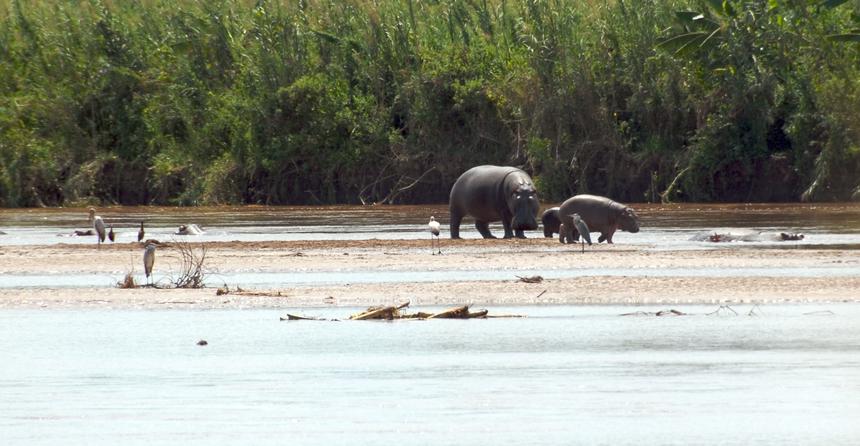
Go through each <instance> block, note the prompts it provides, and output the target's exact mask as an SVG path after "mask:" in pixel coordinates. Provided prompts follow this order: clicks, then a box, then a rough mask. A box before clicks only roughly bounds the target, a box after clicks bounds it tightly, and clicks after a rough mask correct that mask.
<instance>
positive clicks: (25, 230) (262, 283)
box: [0, 204, 860, 288]
mask: <svg viewBox="0 0 860 446" xmlns="http://www.w3.org/2000/svg"><path fill="white" fill-rule="evenodd" d="M634 207H635V208H636V209H637V211H638V213H639V215H640V217H641V220H642V230H641V231H640V232H639V233H637V234H630V233H626V232H618V233H616V234H615V237H614V239H615V242H616V243H617V244H618V245H635V246H639V247H644V249H652V250H662V249H675V250H706V249H713V248H716V247H719V248H726V247H730V248H737V249H768V248H773V247H792V248H797V249H804V248H823V249H860V204H825V205H821V204H815V205H808V204H778V205H774V204H770V205H766V204H760V205H752V204H751V205H698V204H685V205H672V206H658V205H645V204H637V205H634ZM100 213H101V214H102V216H103V217H104V218H105V220H106V221H107V222H108V224H112V225H113V226H114V228H115V230H116V231H117V232H118V234H119V236H118V241H120V242H131V241H136V240H137V225H138V224H139V222H140V221H146V225H147V229H146V231H147V237H148V238H157V239H160V240H167V241H170V240H177V239H186V240H190V241H195V242H214V241H232V240H240V241H270V240H367V239H419V238H421V239H426V238H427V237H428V232H427V227H426V222H427V220H428V216H429V215H435V216H436V217H437V219H438V220H440V221H442V222H443V223H447V220H448V211H447V207H446V206H361V207H359V206H328V207H261V206H244V207H214V208H213V207H202V208H161V207H134V208H123V207H113V208H105V209H102V211H101V212H100ZM188 223H195V224H198V225H200V226H202V227H203V228H204V229H206V232H205V233H204V234H202V235H198V236H177V235H174V232H175V231H176V229H177V228H178V227H179V225H181V224H188ZM74 228H79V229H84V228H86V212H85V210H84V209H24V210H20V209H15V210H8V209H7V210H0V230H2V231H4V232H6V234H5V235H0V249H2V246H3V245H35V244H41V245H45V244H47V245H50V244H58V243H73V244H84V243H87V244H92V243H94V240H95V237H93V236H89V237H74V236H70V235H69V234H70V233H71V231H72V230H73V229H74ZM443 228H444V230H443V236H444V233H446V232H447V227H445V225H443ZM462 230H463V231H462V235H463V237H464V238H478V237H479V234H478V233H477V231H476V230H475V229H474V226H473V224H472V222H471V221H466V222H464V225H463V226H462ZM493 230H494V231H495V233H496V234H499V235H501V234H502V229H501V226H500V225H495V226H494V227H493ZM713 232H719V233H730V234H734V235H739V236H743V237H744V238H745V240H746V241H737V242H732V243H718V244H717V243H711V242H708V241H705V240H706V239H707V236H708V234H711V233H713ZM780 232H792V233H797V232H801V233H804V234H805V235H806V237H805V239H804V240H801V241H796V242H781V241H775V240H774V239H773V238H774V236H776V235H778V234H779V233H780ZM542 235H543V234H542V232H540V231H531V232H529V233H528V236H529V237H542ZM499 247H500V249H504V247H505V244H504V242H503V241H500V242H499ZM536 249H543V250H552V249H560V248H558V247H556V246H552V247H547V246H546V245H541V247H539V248H536ZM2 261H3V259H2V258H0V262H2ZM7 261H14V259H8V260H7ZM127 269H128V266H127V265H125V264H123V265H117V269H116V270H115V271H114V272H112V273H110V274H92V273H89V272H86V271H80V272H73V273H65V274H59V273H58V274H42V275H36V274H2V275H0V288H19V287H47V286H50V287H66V288H75V287H113V286H115V284H116V282H117V281H118V280H120V279H121V278H122V277H123V276H124V275H125V273H126V271H127ZM295 272H296V271H274V272H273V271H252V270H248V271H229V272H221V273H211V274H209V275H208V277H207V280H208V284H209V285H210V286H220V285H223V284H225V283H228V284H230V285H234V286H242V287H273V286H275V287H277V286H308V285H311V286H312V285H321V284H348V283H367V282H373V283H403V282H432V281H438V280H506V279H512V278H514V277H515V276H524V275H535V274H538V275H542V276H544V277H546V278H570V277H580V276H594V275H605V276H677V277H705V276H706V277H749V276H754V277H760V276H765V277H773V276H778V277H785V276H792V277H837V276H841V277H844V276H858V275H860V269H858V268H857V267H856V265H844V264H828V265H817V266H813V267H809V268H779V269H777V268H760V269H756V268H743V269H741V268H719V267H703V268H701V267H700V268H678V269H666V268H637V269H630V268H627V269H614V270H613V269H605V268H603V269H596V268H589V267H588V266H587V264H582V263H579V264H576V265H572V264H567V263H564V264H560V265H559V266H558V268H556V269H552V270H540V271H537V270H530V269H527V268H522V267H516V266H510V267H508V266H499V265H475V267H474V268H470V269H468V270H457V271H425V270H415V268H411V269H404V270H397V271H373V272H372V274H371V272H369V271H366V270H350V271H337V272H336V273H333V272H331V271H301V274H294V273H295ZM174 273H175V272H173V271H170V270H166V269H165V268H160V269H159V268H156V273H155V280H156V281H159V280H161V281H164V280H167V281H168V282H169V277H170V276H171V275H172V274H174ZM138 281H139V282H144V281H145V279H144V278H143V276H142V273H141V274H139V277H138Z"/></svg>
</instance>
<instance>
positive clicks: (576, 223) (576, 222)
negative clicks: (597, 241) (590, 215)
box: [570, 214, 591, 252]
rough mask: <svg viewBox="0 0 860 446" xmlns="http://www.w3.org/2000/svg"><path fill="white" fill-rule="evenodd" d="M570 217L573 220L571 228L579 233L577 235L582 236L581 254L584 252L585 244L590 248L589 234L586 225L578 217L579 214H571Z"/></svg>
mask: <svg viewBox="0 0 860 446" xmlns="http://www.w3.org/2000/svg"><path fill="white" fill-rule="evenodd" d="M570 217H571V218H572V219H573V227H575V228H576V231H577V232H579V235H581V236H582V240H583V242H582V252H585V242H588V246H591V232H590V231H589V230H588V225H587V224H585V221H584V220H583V219H582V218H581V217H580V216H579V214H571V216H570Z"/></svg>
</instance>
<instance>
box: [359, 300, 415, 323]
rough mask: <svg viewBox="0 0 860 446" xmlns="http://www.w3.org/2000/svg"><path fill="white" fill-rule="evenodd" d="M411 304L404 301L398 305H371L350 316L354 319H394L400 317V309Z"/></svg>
mask: <svg viewBox="0 0 860 446" xmlns="http://www.w3.org/2000/svg"><path fill="white" fill-rule="evenodd" d="M408 306H409V302H405V303H402V304H400V305H398V306H396V307H370V308H368V309H367V310H365V311H363V312H361V313H358V314H353V315H352V316H350V317H349V319H350V320H353V321H366V320H368V319H385V320H392V319H396V318H399V317H400V310H402V309H403V308H406V307H408Z"/></svg>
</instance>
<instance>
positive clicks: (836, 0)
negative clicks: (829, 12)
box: [819, 0, 848, 8]
mask: <svg viewBox="0 0 860 446" xmlns="http://www.w3.org/2000/svg"><path fill="white" fill-rule="evenodd" d="M843 3H848V0H823V1H822V2H821V3H819V6H823V7H825V8H835V7H837V6H839V5H841V4H843Z"/></svg>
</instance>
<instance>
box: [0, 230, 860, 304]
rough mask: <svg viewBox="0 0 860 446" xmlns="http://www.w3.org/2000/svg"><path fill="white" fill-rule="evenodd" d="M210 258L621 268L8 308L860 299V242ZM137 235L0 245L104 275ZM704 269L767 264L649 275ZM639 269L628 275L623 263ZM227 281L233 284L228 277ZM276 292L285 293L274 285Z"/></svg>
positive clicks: (174, 293)
mask: <svg viewBox="0 0 860 446" xmlns="http://www.w3.org/2000/svg"><path fill="white" fill-rule="evenodd" d="M205 246H206V264H205V266H206V269H207V270H208V271H210V272H212V273H213V274H234V273H238V274H241V273H243V272H257V273H271V274H285V275H287V274H303V273H308V272H313V273H323V274H338V273H345V272H350V273H352V274H356V273H359V274H365V273H366V274H373V273H376V272H379V273H385V272H401V271H421V272H427V271H429V272H438V273H439V274H444V273H445V272H450V271H463V272H465V273H466V274H468V273H469V272H470V271H487V270H490V271H496V270H505V269H506V268H507V269H510V268H522V269H529V270H535V271H540V270H545V271H552V270H554V269H558V268H562V267H564V268H572V269H576V268H590V269H592V270H593V269H600V268H613V269H615V270H616V271H617V270H621V274H613V275H611V276H609V275H600V274H599V273H597V274H594V275H583V276H579V277H571V278H558V279H554V278H546V279H544V280H543V281H541V282H540V283H523V282H520V281H519V279H517V278H516V276H514V273H511V278H510V279H509V280H481V281H476V280H459V281H458V280H445V279H442V280H439V281H432V282H395V283H391V282H381V283H357V284H341V285H326V284H320V285H300V286H277V287H271V288H257V287H243V288H246V291H248V292H249V293H245V294H238V293H236V292H235V291H234V292H233V293H229V294H226V295H217V294H216V291H217V287H211V288H202V289H153V288H136V289H120V288H116V287H92V288H87V287H81V288H59V287H53V288H52V287H51V286H49V285H47V286H41V285H40V286H37V287H32V288H29V287H28V288H2V289H0V293H2V294H0V308H2V309H11V308H48V309H50V308H57V309H135V308H139V309H177V308H181V309H230V308H233V309H243V308H280V309H286V308H311V307H327V306H335V307H341V306H343V307H346V306H350V307H352V306H355V307H366V306H372V305H382V304H385V305H389V304H397V303H401V302H405V301H407V300H408V301H410V302H412V306H439V305H461V304H467V303H471V304H474V305H475V306H519V305H610V304H623V305H668V304H673V305H687V304H720V305H722V304H746V303H749V304H768V303H780V304H782V303H809V302H815V303H838V302H860V293H858V292H857V290H860V251H857V250H833V249H820V250H817V249H803V250H798V249H794V248H791V247H787V248H785V249H781V248H768V249H755V248H739V247H715V248H712V249H702V250H678V251H672V250H654V249H651V248H650V247H642V246H630V245H626V246H625V245H606V244H601V245H594V246H592V247H590V248H587V249H586V252H585V253H580V247H579V245H566V246H562V245H560V244H559V243H558V241H557V240H555V239H526V240H481V239H469V240H458V241H451V240H443V244H442V249H443V254H442V255H435V256H431V254H430V252H429V241H427V240H376V239H373V240H347V241H339V240H328V241H276V242H211V243H206V245H205ZM141 258H142V248H141V247H140V245H138V244H137V243H124V244H112V245H105V246H102V248H101V249H97V248H96V246H95V245H40V246H25V247H15V246H8V247H3V248H2V250H0V281H2V275H3V274H32V275H39V274H41V275H47V276H50V275H52V274H53V275H57V274H66V275H74V274H101V275H111V276H115V277H116V279H117V281H118V280H120V279H121V278H122V277H123V276H124V275H125V273H127V272H129V271H132V270H133V271H134V272H135V273H136V274H140V272H141V271H142V262H141ZM179 263H180V253H179V250H178V249H177V248H176V247H175V246H165V247H161V248H159V249H158V251H157V254H156V266H155V269H156V271H160V272H162V273H163V272H164V271H166V270H169V271H174V272H175V271H177V270H178V267H179V266H178V265H179ZM820 267H838V268H849V269H852V268H855V267H856V270H857V274H856V275H847V276H826V277H818V276H814V277H791V276H787V277H786V276H783V277H780V276H777V275H772V276H771V275H768V274H767V272H768V271H769V270H773V271H774V272H777V271H779V270H780V269H781V268H793V269H797V268H820ZM678 268H687V269H691V270H695V269H697V268H700V269H701V268H706V269H714V268H715V269H716V271H719V270H720V269H721V268H722V269H725V270H729V269H734V270H737V269H743V268H756V269H761V270H763V271H764V273H762V274H761V275H760V276H755V277H747V276H721V277H710V276H703V277H690V276H672V275H662V274H661V275H653V274H649V272H654V271H660V270H664V269H669V270H671V269H678ZM625 270H629V271H631V275H629V276H628V275H624V273H623V271H625ZM227 285H228V286H229V288H230V289H231V290H235V289H236V286H235V285H234V284H230V283H227ZM278 292H280V295H278Z"/></svg>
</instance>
